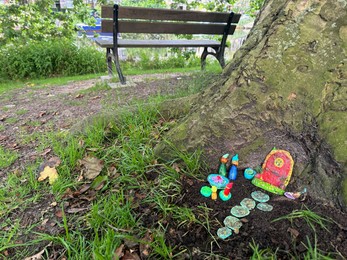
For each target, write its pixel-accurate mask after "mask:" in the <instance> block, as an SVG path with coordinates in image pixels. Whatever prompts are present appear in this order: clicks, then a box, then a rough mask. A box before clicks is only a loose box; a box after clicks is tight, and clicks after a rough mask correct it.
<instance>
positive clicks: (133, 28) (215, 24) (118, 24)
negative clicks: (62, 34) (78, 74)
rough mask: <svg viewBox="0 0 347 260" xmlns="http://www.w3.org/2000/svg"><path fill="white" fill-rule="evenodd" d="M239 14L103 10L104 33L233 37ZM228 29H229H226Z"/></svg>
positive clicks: (131, 8)
mask: <svg viewBox="0 0 347 260" xmlns="http://www.w3.org/2000/svg"><path fill="white" fill-rule="evenodd" d="M240 16H241V15H240V14H234V13H230V14H229V13H220V12H200V11H187V10H171V9H156V8H140V7H123V6H119V5H114V6H102V9H101V17H102V18H103V20H102V33H114V32H117V33H154V34H214V35H216V34H226V35H228V34H233V33H234V31H235V28H236V24H237V23H238V21H239V20H240ZM226 28H227V29H226Z"/></svg>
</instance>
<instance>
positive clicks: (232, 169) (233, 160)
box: [228, 154, 239, 181]
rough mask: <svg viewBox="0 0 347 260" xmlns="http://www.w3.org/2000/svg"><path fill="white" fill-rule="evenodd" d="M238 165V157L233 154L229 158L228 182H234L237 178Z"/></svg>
mask: <svg viewBox="0 0 347 260" xmlns="http://www.w3.org/2000/svg"><path fill="white" fill-rule="evenodd" d="M238 165H239V155H238V154H235V155H234V156H233V157H232V158H231V167H230V170H229V174H228V179H229V180H232V181H234V180H236V178H237V166H238Z"/></svg>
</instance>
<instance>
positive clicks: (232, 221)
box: [223, 216, 242, 230]
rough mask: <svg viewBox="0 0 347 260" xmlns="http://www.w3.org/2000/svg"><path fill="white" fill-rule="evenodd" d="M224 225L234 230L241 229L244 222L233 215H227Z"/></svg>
mask: <svg viewBox="0 0 347 260" xmlns="http://www.w3.org/2000/svg"><path fill="white" fill-rule="evenodd" d="M223 223H224V225H225V226H226V227H228V228H230V229H232V230H239V229H240V227H242V222H241V221H240V220H239V219H238V218H235V217H233V216H227V217H226V218H225V219H224V222H223Z"/></svg>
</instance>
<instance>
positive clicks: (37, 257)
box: [24, 242, 52, 260]
mask: <svg viewBox="0 0 347 260" xmlns="http://www.w3.org/2000/svg"><path fill="white" fill-rule="evenodd" d="M51 245H52V242H50V243H49V244H48V245H47V246H45V248H44V249H42V250H41V251H40V252H38V253H37V254H35V255H33V256H29V257H26V258H24V260H40V259H42V255H43V254H44V253H45V251H46V248H47V247H49V246H51Z"/></svg>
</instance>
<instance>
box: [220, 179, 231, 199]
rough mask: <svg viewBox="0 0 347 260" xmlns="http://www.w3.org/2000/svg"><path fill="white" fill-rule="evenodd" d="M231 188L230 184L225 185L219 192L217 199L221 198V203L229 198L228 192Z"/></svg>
mask: <svg viewBox="0 0 347 260" xmlns="http://www.w3.org/2000/svg"><path fill="white" fill-rule="evenodd" d="M232 187H233V183H232V182H230V183H228V184H227V186H226V187H225V189H224V190H221V191H220V192H219V197H220V198H221V200H222V201H227V200H229V199H230V198H231V193H230V190H231V188H232Z"/></svg>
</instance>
